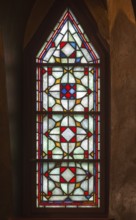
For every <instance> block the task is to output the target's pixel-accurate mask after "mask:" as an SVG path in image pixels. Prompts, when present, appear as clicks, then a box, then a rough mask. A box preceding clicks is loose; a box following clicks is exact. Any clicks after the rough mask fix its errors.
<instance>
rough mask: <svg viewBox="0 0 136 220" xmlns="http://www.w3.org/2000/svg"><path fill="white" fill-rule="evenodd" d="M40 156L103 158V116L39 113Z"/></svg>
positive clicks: (38, 155)
mask: <svg viewBox="0 0 136 220" xmlns="http://www.w3.org/2000/svg"><path fill="white" fill-rule="evenodd" d="M36 121H37V123H36V132H37V133H36V134H37V135H36V146H37V147H36V150H37V151H36V152H37V159H53V160H55V159H57V160H58V159H63V160H65V159H69V160H72V159H100V116H98V115H96V116H91V115H88V114H86V115H83V114H82V115H80V114H76V115H75V114H73V115H67V114H65V115H62V114H47V115H40V114H39V115H37V118H36Z"/></svg>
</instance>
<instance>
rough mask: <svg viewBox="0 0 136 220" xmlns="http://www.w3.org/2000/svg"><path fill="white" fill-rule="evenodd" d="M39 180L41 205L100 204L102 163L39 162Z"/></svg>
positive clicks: (39, 204) (37, 166)
mask: <svg viewBox="0 0 136 220" xmlns="http://www.w3.org/2000/svg"><path fill="white" fill-rule="evenodd" d="M36 183H37V184H36V190H37V198H36V206H37V207H38V208H43V207H44V208H52V207H58V208H59V207H60V208H61V207H64V208H69V207H74V208H78V207H85V208H90V207H92V208H96V207H97V208H98V207H100V165H99V163H87V162H50V163H37V165H36Z"/></svg>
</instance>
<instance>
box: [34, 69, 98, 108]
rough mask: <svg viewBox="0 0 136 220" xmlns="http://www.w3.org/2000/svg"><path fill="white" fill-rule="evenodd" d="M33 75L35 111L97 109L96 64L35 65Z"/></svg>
mask: <svg viewBox="0 0 136 220" xmlns="http://www.w3.org/2000/svg"><path fill="white" fill-rule="evenodd" d="M36 79H37V80H36V110H37V111H62V112H63V111H100V69H99V68H98V67H72V66H69V67H57V66H56V67H41V68H40V67H38V68H37V72H36ZM88 106H89V109H88V108H87V107H88Z"/></svg>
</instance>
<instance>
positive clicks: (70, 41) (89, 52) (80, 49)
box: [36, 9, 100, 64]
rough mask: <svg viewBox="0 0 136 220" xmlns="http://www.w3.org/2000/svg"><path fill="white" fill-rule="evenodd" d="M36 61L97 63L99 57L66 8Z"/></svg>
mask: <svg viewBox="0 0 136 220" xmlns="http://www.w3.org/2000/svg"><path fill="white" fill-rule="evenodd" d="M36 62H37V63H77V64H78V63H99V62H100V57H99V55H98V53H97V52H96V50H95V49H94V46H93V45H92V43H91V42H90V41H89V39H88V37H87V36H86V34H85V33H84V30H83V29H82V27H81V25H80V24H79V23H78V21H77V19H76V18H75V16H74V14H73V13H72V12H71V10H69V9H67V10H66V11H65V12H64V14H63V16H62V18H61V19H60V21H59V22H58V23H57V25H56V27H55V28H54V30H53V32H52V33H51V34H50V36H49V37H48V39H47V41H46V42H45V44H44V45H43V46H42V48H41V49H40V51H39V52H38V54H37V57H36Z"/></svg>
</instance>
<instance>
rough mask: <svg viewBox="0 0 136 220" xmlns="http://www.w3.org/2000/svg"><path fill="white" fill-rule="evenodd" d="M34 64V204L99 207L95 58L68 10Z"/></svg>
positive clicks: (98, 98)
mask: <svg viewBox="0 0 136 220" xmlns="http://www.w3.org/2000/svg"><path fill="white" fill-rule="evenodd" d="M36 62H37V72H36V77H37V79H36V86H37V102H36V110H37V116H36V118H37V119H36V120H37V130H36V136H37V141H36V150H37V157H36V159H38V160H39V163H38V164H37V170H36V172H37V174H36V175H37V194H36V196H37V199H36V200H37V201H36V206H37V207H64V208H68V207H100V162H99V159H100V68H99V67H98V66H97V64H98V63H100V57H99V55H98V53H97V52H96V50H95V49H94V47H93V45H92V43H91V42H90V41H89V39H88V37H87V36H86V35H85V33H84V31H83V29H82V27H81V26H80V24H79V23H78V21H77V19H76V18H75V16H74V14H73V13H72V11H71V10H70V9H66V11H65V12H64V14H63V16H62V18H61V19H60V20H59V22H58V23H57V25H56V27H55V28H54V30H53V32H52V33H51V35H50V36H49V38H48V39H47V41H46V42H45V44H44V45H43V47H42V48H41V49H40V51H39V52H38V54H37V57H36ZM52 64H55V65H52ZM80 64H82V65H80ZM90 64H91V65H90ZM92 64H93V65H92ZM44 159H45V162H43V161H42V162H40V160H44ZM48 160H50V161H48Z"/></svg>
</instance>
